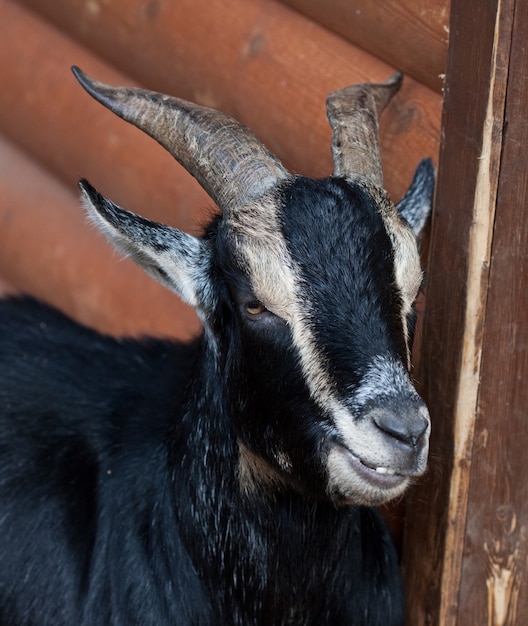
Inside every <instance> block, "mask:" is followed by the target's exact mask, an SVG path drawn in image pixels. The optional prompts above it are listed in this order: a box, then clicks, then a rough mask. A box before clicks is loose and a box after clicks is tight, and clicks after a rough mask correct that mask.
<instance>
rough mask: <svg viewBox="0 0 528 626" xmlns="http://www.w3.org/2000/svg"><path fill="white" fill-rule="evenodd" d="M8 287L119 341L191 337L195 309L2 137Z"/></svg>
mask: <svg viewBox="0 0 528 626" xmlns="http://www.w3.org/2000/svg"><path fill="white" fill-rule="evenodd" d="M0 164H1V167H0V223H1V224H2V228H1V229H0V283H3V282H4V281H5V283H6V284H8V285H9V286H10V287H11V288H12V290H13V289H14V290H15V291H16V292H20V293H26V294H32V295H33V296H36V297H38V298H40V299H42V300H45V301H47V302H49V303H51V304H53V305H55V306H57V307H58V308H60V309H62V310H63V311H65V312H66V313H68V314H69V315H71V316H73V317H75V318H77V319H78V320H79V321H81V322H83V323H85V324H88V325H89V326H92V327H95V328H98V329H99V330H101V331H102V332H107V333H112V334H116V335H136V336H137V335H143V336H144V335H158V336H170V337H177V338H189V337H190V336H191V335H193V334H196V333H197V332H198V330H199V324H198V320H197V318H196V316H195V314H194V311H192V310H191V309H190V308H189V307H187V306H185V305H183V304H182V303H181V301H180V300H179V299H178V298H177V297H176V296H175V295H173V294H171V293H170V292H169V291H167V290H166V289H164V288H163V287H162V286H161V285H159V284H158V283H156V282H154V281H153V280H152V279H150V278H149V277H148V276H147V275H146V274H145V273H144V272H143V271H142V270H140V269H139V267H137V266H136V265H135V264H134V263H133V262H132V261H130V260H126V259H125V260H124V259H122V258H121V257H119V256H118V255H116V254H115V253H114V251H113V249H112V247H111V246H110V244H108V243H107V242H106V241H105V240H104V238H103V237H102V236H101V235H100V233H99V232H97V231H96V230H95V229H94V228H91V227H90V225H89V224H88V223H87V221H86V220H85V217H84V212H83V210H82V209H81V206H80V202H79V198H78V196H77V194H74V193H73V192H72V191H71V190H69V189H68V188H66V187H65V186H64V185H62V184H61V183H60V182H59V181H58V180H56V179H54V178H53V177H51V176H50V175H49V173H48V172H47V171H46V170H45V169H44V168H42V167H41V166H39V165H38V164H36V163H35V162H33V161H32V160H31V159H29V158H28V157H27V155H25V154H24V153H23V152H21V151H20V150H19V149H18V148H16V147H15V146H14V145H12V144H11V143H9V142H7V141H6V140H5V139H3V138H2V137H1V136H0Z"/></svg>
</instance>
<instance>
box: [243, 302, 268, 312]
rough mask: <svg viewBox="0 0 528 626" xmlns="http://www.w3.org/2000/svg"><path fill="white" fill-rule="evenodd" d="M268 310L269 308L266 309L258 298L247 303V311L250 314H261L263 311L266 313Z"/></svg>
mask: <svg viewBox="0 0 528 626" xmlns="http://www.w3.org/2000/svg"><path fill="white" fill-rule="evenodd" d="M267 310H268V309H266V307H265V306H264V305H263V304H262V302H259V301H258V300H251V302H248V303H247V304H246V311H247V312H248V313H249V314H250V315H260V314H261V313H265V312H266V311H267Z"/></svg>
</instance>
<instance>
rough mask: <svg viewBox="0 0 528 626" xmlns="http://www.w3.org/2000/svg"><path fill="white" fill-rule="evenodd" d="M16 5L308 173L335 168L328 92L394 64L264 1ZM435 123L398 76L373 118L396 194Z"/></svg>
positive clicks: (428, 103) (379, 74) (431, 141)
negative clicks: (218, 115)
mask: <svg viewBox="0 0 528 626" xmlns="http://www.w3.org/2000/svg"><path fill="white" fill-rule="evenodd" d="M24 4H25V5H27V6H30V7H32V8H33V9H34V10H35V11H38V12H39V13H41V14H42V15H43V16H45V17H46V18H47V19H49V20H51V21H52V22H54V23H55V24H57V25H58V26H59V27H60V28H62V29H63V30H64V31H66V32H67V33H68V34H70V35H71V36H73V37H75V38H76V39H77V40H78V41H81V42H83V43H84V44H85V45H87V46H88V47H89V48H91V49H92V50H95V51H96V52H97V53H98V54H99V55H101V56H102V57H104V58H105V59H107V60H108V61H110V62H111V63H112V64H114V65H115V66H116V67H118V68H120V69H121V70H122V71H124V72H126V73H127V74H129V75H131V76H134V77H135V79H136V80H138V81H139V82H141V83H142V84H143V85H145V86H147V87H149V88H153V89H156V90H157V91H163V92H165V93H171V94H173V95H177V96H180V97H183V98H186V99H189V100H193V101H195V102H198V103H200V104H206V105H209V106H213V107H215V108H220V109H222V110H224V111H226V112H228V113H231V114H234V115H235V116H236V117H237V118H238V119H239V120H240V121H242V122H243V123H245V124H246V125H247V126H249V127H250V128H252V129H253V130H254V131H255V132H256V134H257V135H258V136H259V137H260V138H261V139H262V140H263V141H264V142H265V143H266V144H267V146H268V147H269V148H270V149H271V150H272V151H273V152H275V153H276V154H277V155H278V156H279V157H280V158H281V159H282V160H283V161H284V162H285V164H286V165H287V166H288V167H291V168H292V169H294V170H295V171H297V172H299V173H302V174H304V175H307V176H324V175H327V174H329V173H330V172H331V169H332V166H331V158H330V150H329V145H330V129H329V126H328V123H327V120H326V114H325V99H326V96H327V94H328V93H329V92H330V91H332V90H334V89H336V88H338V87H343V86H344V85H347V84H350V83H356V82H362V81H365V80H381V79H385V78H386V77H387V76H388V75H389V74H390V73H391V72H392V71H393V68H392V67H390V66H388V65H386V64H385V63H383V62H382V61H380V60H378V59H376V58H375V57H373V56H372V55H370V54H368V53H367V52H365V51H364V50H361V49H360V48H358V47H355V46H353V45H351V44H349V43H348V42H346V41H344V40H343V39H342V38H341V37H338V36H337V35H334V34H333V33H331V32H329V31H328V30H326V29H325V28H323V27H322V26H319V25H317V24H315V23H314V22H312V21H311V20H309V19H307V18H305V17H303V16H302V15H300V14H299V13H297V12H296V11H292V10H291V9H289V8H288V7H286V6H284V5H282V4H281V3H278V2H273V1H270V0H252V2H246V1H245V0H179V1H178V2H165V3H162V2H150V3H145V2H144V0H115V1H114V2H112V3H107V2H86V1H85V0H54V2H42V1H41V0H24ZM220 25H221V27H220ZM68 60H69V62H74V60H72V59H68ZM439 124H440V96H439V94H437V93H434V92H433V91H432V90H430V89H428V88H426V87H424V86H423V85H420V84H418V83H416V82H415V81H413V80H412V79H408V80H406V81H405V85H404V87H403V89H402V92H401V94H399V95H398V97H397V99H396V100H395V101H394V103H393V104H392V105H391V107H390V108H389V109H388V110H387V112H386V114H385V115H384V117H383V123H382V149H383V155H384V164H385V171H386V182H387V187H388V190H389V192H390V193H391V194H392V195H393V196H394V197H395V198H397V199H399V197H401V194H402V193H403V192H404V190H405V189H406V187H407V185H408V183H409V181H410V179H411V177H412V173H413V170H414V167H415V166H416V164H417V162H418V161H419V160H420V159H421V158H422V157H424V156H428V155H430V156H433V157H436V154H437V147H438V130H439ZM402 153H404V154H405V158H402Z"/></svg>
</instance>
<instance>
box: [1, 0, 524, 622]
mask: <svg viewBox="0 0 528 626" xmlns="http://www.w3.org/2000/svg"><path fill="white" fill-rule="evenodd" d="M448 32H450V44H449V49H448V45H447V35H448ZM527 35H528V11H527V3H526V2H522V1H521V0H490V1H489V2H486V3H482V2H480V0H452V2H451V3H450V2H449V0H399V2H396V1H395V0H387V2H377V1H376V0H346V1H345V0H329V1H328V2H324V3H323V2H317V1H316V0H284V1H283V2H278V1H272V0H222V1H220V0H179V1H178V2H172V1H171V0H112V1H109V0H19V1H18V2H16V1H15V0H0V78H1V84H2V85H3V88H2V89H1V90H0V292H6V291H8V290H9V291H22V292H28V293H32V294H34V295H36V296H38V297H40V298H42V299H44V300H47V301H49V302H51V303H53V304H55V305H57V306H59V307H60V308H62V309H63V310H65V311H66V312H68V313H70V314H71V315H73V316H74V317H76V318H77V319H79V320H81V321H83V322H85V323H88V324H90V325H92V326H95V327H97V328H99V329H101V330H104V331H108V332H111V333H114V334H144V333H153V334H157V335H167V336H173V337H188V336H190V335H192V334H195V333H196V332H198V328H199V327H198V323H197V321H196V318H195V316H194V314H193V313H192V311H190V310H189V309H188V308H186V307H184V305H182V304H181V302H180V301H179V300H178V299H177V298H176V297H175V296H172V295H171V294H169V293H167V292H166V291H165V290H163V289H162V288H161V287H158V286H157V285H156V284H155V283H154V282H153V281H151V280H150V279H149V278H148V277H146V276H144V275H143V274H142V273H141V271H139V270H138V269H137V268H136V267H135V266H134V265H133V264H132V263H131V262H128V261H123V260H121V259H119V258H118V257H117V256H116V255H115V254H114V253H113V252H112V251H111V249H110V248H109V246H108V245H107V244H106V242H105V241H103V239H102V238H101V237H100V236H99V235H98V234H97V233H96V232H95V231H94V230H93V229H92V228H91V227H89V226H87V225H86V223H85V222H84V218H83V215H82V211H81V210H80V207H79V200H78V194H77V191H76V182H77V180H78V179H79V178H80V177H87V178H88V179H89V180H90V181H91V182H92V183H93V184H94V185H96V186H97V187H98V188H100V189H101V191H102V192H103V193H105V194H106V195H108V196H109V197H111V198H112V199H113V200H114V201H116V202H118V203H120V204H122V205H124V206H125V207H127V208H129V209H131V210H134V211H136V212H138V213H141V214H143V215H145V216H147V217H151V218H153V219H157V220H160V221H164V222H165V223H169V224H172V225H175V226H178V227H180V228H183V229H185V230H188V231H192V232H198V231H199V230H200V227H201V225H202V224H203V222H204V220H206V219H207V216H208V215H210V214H211V213H212V212H213V211H214V210H215V207H214V206H213V204H212V202H211V200H210V199H209V198H208V197H207V196H206V195H205V193H204V192H203V191H202V190H201V188H199V186H198V185H197V184H196V182H195V181H194V180H193V179H192V178H191V177H190V176H188V175H187V174H186V173H185V172H184V171H183V170H182V169H181V168H180V167H179V166H178V165H177V164H176V163H175V162H174V161H173V160H172V159H171V158H170V157H169V156H168V155H167V154H165V153H164V152H163V150H162V149H161V148H160V147H159V146H157V145H156V144H155V143H154V142H152V141H151V140H150V139H149V138H147V137H145V136H143V135H142V134H141V133H140V132H139V131H137V130H136V129H134V128H132V127H130V126H128V125H127V124H125V123H124V122H122V121H121V120H118V119H117V118H115V117H114V116H113V115H112V114H111V113H109V112H108V111H106V110H104V109H103V108H102V107H101V106H100V105H98V104H96V103H95V102H93V101H92V100H91V99H90V98H89V97H88V96H87V95H86V94H85V93H84V91H83V90H82V89H81V88H80V87H79V86H78V85H77V83H76V81H75V80H74V78H73V76H72V75H71V73H70V70H69V67H70V66H71V65H73V64H76V65H79V66H80V67H82V68H83V69H84V70H86V71H87V72H88V73H89V74H91V75H93V76H94V77H97V78H100V79H102V80H105V81H108V82H111V83H114V84H128V85H131V84H138V85H142V86H145V87H148V88H151V89H155V90H158V91H163V92H166V93H171V94H173V95H176V96H179V97H183V98H187V99H190V100H194V101H196V102H198V103H200V104H205V105H209V106H214V107H218V108H220V109H223V110H224V111H227V112H228V113H231V114H233V115H235V116H236V117H237V118H238V119H239V120H241V121H242V122H243V123H245V124H247V125H248V126H250V127H251V128H252V129H253V130H254V131H255V132H256V134H257V135H258V136H259V137H260V138H261V139H262V140H263V141H264V142H265V143H266V144H267V145H268V147H269V148H270V149H271V150H272V151H274V152H275V153H276V154H277V155H278V156H279V157H280V158H281V159H282V160H283V161H284V162H285V164H286V165H287V166H288V167H289V168H291V169H293V170H294V171H297V172H299V173H302V174H306V175H309V176H324V175H327V174H328V173H329V172H330V171H331V158H330V150H329V145H330V130H329V127H328V124H327V121H326V117H325V110H324V101H325V97H326V94H327V93H328V92H329V91H331V90H333V89H335V88H338V87H341V86H344V85H346V84H351V83H356V82H361V81H364V80H383V79H384V78H385V77H387V76H388V75H389V74H390V73H391V72H392V71H393V69H394V68H401V69H403V70H405V72H406V73H407V78H406V81H405V84H404V87H403V89H402V91H401V93H400V94H399V95H398V96H397V97H396V99H395V100H394V102H393V103H391V105H390V106H389V108H388V110H387V111H386V113H385V115H384V117H383V120H382V125H381V133H382V152H383V160H384V167H385V174H386V184H387V187H388V190H389V192H390V193H391V195H392V196H393V198H394V199H399V197H400V196H401V194H402V193H403V191H404V190H405V188H406V186H407V185H408V183H409V181H410V179H411V176H412V172H413V169H414V167H415V165H416V164H417V162H418V161H419V160H420V159H421V158H422V157H424V156H432V157H433V158H434V160H435V162H437V154H438V151H439V150H440V160H439V172H438V189H437V203H436V208H435V214H434V219H433V227H432V233H431V237H430V253H429V271H428V284H427V301H426V315H425V320H424V324H423V341H422V349H421V351H420V352H419V353H418V356H419V357H420V358H419V363H417V368H416V375H417V379H418V383H419V385H420V389H421V391H422V393H423V394H424V396H425V398H426V400H427V401H428V404H429V406H430V409H431V413H432V417H433V437H432V463H431V465H432V469H431V471H430V472H429V474H428V476H427V477H426V478H425V479H424V480H423V481H422V483H421V484H420V485H418V486H417V487H416V489H415V490H414V492H413V493H412V494H411V496H410V498H409V500H408V507H407V518H406V533H405V537H404V542H403V554H402V558H403V566H404V573H405V580H406V589H407V597H408V606H409V612H408V613H409V614H408V624H409V625H410V626H421V625H422V624H423V625H425V624H436V625H438V626H451V625H455V624H457V625H459V626H466V625H468V624H471V625H473V624H487V625H488V626H503V625H508V626H513V625H514V624H518V625H520V624H524V623H528V589H527V584H526V576H525V571H526V564H527V560H528V544H527V541H528V531H527V528H528V526H527V520H528V510H527V507H526V504H525V503H526V502H528V497H527V496H528V494H527V493H526V490H527V487H526V486H525V482H526V481H524V480H523V476H524V471H523V469H524V463H523V461H524V458H523V456H524V450H525V449H527V448H528V429H526V428H525V426H524V422H523V420H524V419H525V416H526V415H527V414H528V387H527V386H526V385H524V384H523V382H522V381H523V380H524V379H525V377H526V376H527V375H528V359H527V356H526V355H527V350H528V335H527V332H528V330H527V329H528V316H527V311H528V301H527V296H526V294H527V293H528V289H527V284H526V281H527V274H528V271H527V269H526V268H527V267H528V264H527V262H528V259H527V252H526V251H527V250H528V245H527V244H528V231H527V229H526V219H525V217H524V199H525V198H526V193H527V190H528V181H527V175H528V174H527V172H528V167H527V163H526V157H525V155H524V147H525V146H526V144H527V142H528V137H527V136H526V125H525V123H524V119H525V118H526V105H525V104H524V103H525V102H527V101H528V84H527V79H526V76H528V56H527V55H528V52H527V49H526V46H525V44H524V42H525V41H526V37H527ZM446 59H447V65H446ZM444 75H446V78H445V95H446V97H445V105H444V111H443V115H441V106H442V89H443V86H444Z"/></svg>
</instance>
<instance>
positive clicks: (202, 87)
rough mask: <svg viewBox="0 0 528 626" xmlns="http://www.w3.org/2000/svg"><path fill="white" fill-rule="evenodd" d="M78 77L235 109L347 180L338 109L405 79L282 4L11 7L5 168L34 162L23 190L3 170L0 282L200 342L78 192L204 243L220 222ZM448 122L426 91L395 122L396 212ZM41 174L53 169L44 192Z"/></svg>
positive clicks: (131, 328)
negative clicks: (387, 81)
mask: <svg viewBox="0 0 528 626" xmlns="http://www.w3.org/2000/svg"><path fill="white" fill-rule="evenodd" d="M371 4H372V7H373V10H374V8H375V6H376V3H375V2H372V3H371ZM401 21H402V20H401V19H400V22H401ZM441 28H442V27H441V26H438V30H441ZM395 31H396V29H395ZM439 62H441V60H439ZM73 64H76V65H79V66H80V67H82V68H83V69H84V70H85V71H87V72H88V73H90V74H92V75H93V76H96V77H98V78H100V79H102V80H105V81H108V82H111V83H114V84H141V85H143V86H146V87H148V88H151V89H155V90H158V91H163V92H165V93H171V94H173V95H176V96H179V97H183V98H187V99H190V100H193V101H196V102H198V103H200V104H205V105H210V106H215V107H218V108H221V109H223V110H225V111H227V112H228V113H231V114H233V115H235V116H236V117H237V118H238V119H240V120H241V121H242V122H244V123H245V124H247V125H248V126H250V127H251V128H252V129H253V130H254V131H255V132H256V133H257V135H258V136H259V137H260V138H261V139H262V140H263V141H264V142H265V143H266V144H267V145H268V147H269V148H270V149H271V150H272V151H274V152H275V153H277V154H278V156H279V157H280V158H281V159H283V160H284V162H285V164H286V165H287V166H288V167H290V168H292V169H293V170H295V171H297V172H300V173H303V174H306V175H310V176H324V175H327V174H328V173H330V172H331V158H330V149H329V145H330V129H329V126H328V123H327V121H326V116H325V108H324V102H325V98H326V94H327V93H328V92H330V91H332V90H333V89H335V88H337V87H340V86H343V85H346V84H350V83H355V82H360V81H363V80H372V79H375V80H380V79H384V78H385V77H387V76H388V75H389V74H390V73H391V72H392V71H393V67H391V66H390V65H388V64H387V63H385V62H383V61H381V60H379V59H378V58H376V57H374V56H373V55H372V54H369V53H367V52H366V51H365V50H363V49H361V48H360V47H358V46H356V45H354V44H353V43H350V42H349V41H346V40H344V39H343V38H341V37H339V36H338V35H336V34H335V33H333V32H332V31H330V30H328V29H327V28H324V27H323V26H321V25H319V24H318V23H316V22H314V21H312V20H310V19H308V18H307V17H305V16H304V15H302V14H301V13H299V12H297V11H295V10H292V9H291V8H290V7H288V6H286V5H285V4H282V3H280V2H271V1H266V0H251V1H249V2H248V1H247V0H227V1H225V0H222V1H221V0H181V1H179V2H170V1H169V0H165V1H163V0H151V1H150V2H145V1H144V0H128V1H125V0H121V1H119V0H118V1H115V2H112V3H109V2H105V1H103V0H89V1H88V0H53V1H51V0H25V1H20V2H15V1H14V0H2V1H1V2H0V77H1V78H2V84H3V85H9V89H2V90H0V131H1V132H2V134H3V135H4V137H5V139H6V140H7V143H5V142H3V143H2V144H1V154H2V155H4V156H3V157H2V159H3V161H5V162H9V161H13V163H14V162H15V161H16V163H18V166H17V167H18V170H17V171H18V172H19V180H20V181H21V182H19V184H17V182H16V180H15V177H14V176H13V174H12V172H11V171H10V170H9V171H8V169H7V168H2V169H1V171H0V185H1V189H2V196H1V201H0V220H2V222H3V223H6V222H9V228H5V227H4V228H2V229H0V280H2V281H3V282H5V283H8V284H10V285H11V287H12V288H13V289H18V290H23V291H29V292H31V293H34V294H36V295H38V296H39V297H41V298H43V299H46V300H48V301H51V302H53V303H54V304H56V305H58V306H60V307H61V308H63V309H65V310H66V311H67V312H68V313H70V314H73V315H75V316H76V317H77V318H79V319H81V320H82V321H84V322H86V323H89V324H91V325H94V326H96V327H98V328H101V329H103V330H107V331H110V332H117V333H133V334H138V333H146V332H149V333H156V334H163V335H170V336H188V334H192V333H195V332H196V331H197V328H198V326H197V323H196V320H195V318H194V317H193V316H192V314H191V313H190V312H189V311H188V310H187V309H184V308H183V306H182V305H181V304H180V303H179V301H178V300H177V299H176V298H175V297H173V296H171V295H170V294H165V293H163V295H162V290H161V289H159V288H158V287H157V286H156V287H155V286H152V285H151V284H150V283H151V281H149V280H148V279H145V278H144V277H143V276H141V275H140V274H141V273H140V272H138V271H137V270H136V269H135V268H133V267H132V266H131V264H130V263H128V262H127V261H121V260H119V259H117V257H115V256H114V255H113V253H111V252H110V250H109V249H107V247H106V244H105V243H102V242H101V241H100V238H99V236H98V235H97V234H96V233H94V232H93V230H92V229H90V228H89V227H88V228H87V227H86V225H85V224H84V222H83V216H82V214H81V212H80V211H79V203H78V200H77V192H76V189H75V185H76V181H77V180H78V179H79V178H80V177H86V178H88V179H89V180H90V181H91V182H92V183H93V184H94V185H96V186H97V187H98V188H100V189H101V191H102V192H103V193H105V194H107V195H108V196H110V197H111V198H112V199H113V200H114V201H116V202H118V203H121V204H122V205H123V206H125V207H127V208H129V209H131V210H134V211H137V212H138V213H141V214H143V215H146V216H148V217H151V218H154V219H158V220H160V221H165V222H167V223H170V224H173V225H176V226H179V227H181V228H184V229H188V230H189V229H191V230H192V229H194V230H197V229H198V228H199V226H200V225H201V224H202V223H203V221H204V219H206V216H207V215H209V214H210V213H211V211H212V210H213V209H214V207H213V206H212V202H211V201H210V200H209V198H208V197H206V196H205V194H204V193H203V192H202V190H201V189H200V188H199V187H198V186H197V185H196V183H195V182H194V180H193V179H191V177H190V176H188V175H187V174H186V173H185V172H183V171H182V170H181V168H180V167H179V166H178V165H177V164H176V163H175V162H174V161H173V160H172V159H171V158H170V157H169V156H168V155H166V154H164V152H163V151H162V150H161V149H160V148H159V146H157V145H155V144H154V142H152V140H150V139H148V138H147V137H143V136H142V135H141V133H140V132H139V131H137V130H135V129H133V128H131V127H129V126H128V125H127V124H125V123H123V122H122V121H120V120H118V119H116V118H115V117H114V116H113V115H112V114H111V113H109V112H108V111H105V110H104V109H103V108H102V107H101V106H100V105H98V104H97V103H95V102H93V101H91V99H90V98H89V97H88V96H87V95H86V94H85V93H84V92H83V90H82V89H81V88H80V87H79V86H78V85H77V83H76V81H75V80H74V78H73V76H72V75H71V72H70V69H69V68H70V66H71V65H73ZM440 108H441V96H440V93H439V92H438V91H434V90H432V89H431V88H429V87H428V86H426V85H424V84H421V83H420V82H418V81H417V80H415V79H413V77H412V76H410V77H408V78H407V80H406V82H405V86H404V88H403V89H402V93H401V95H399V96H398V99H397V100H396V101H395V102H394V104H393V105H392V106H391V107H390V110H388V111H387V113H386V115H385V116H384V120H383V126H382V134H383V153H384V160H385V170H386V178H387V186H388V188H389V190H390V192H391V193H392V194H393V195H394V197H395V198H399V196H400V195H401V194H402V193H403V191H404V190H405V188H406V186H407V185H408V183H409V181H410V179H411V176H412V171H413V168H414V167H415V165H416V163H417V162H418V161H419V159H420V158H422V157H423V156H427V155H431V156H433V157H434V158H436V155H437V152H438V136H439V125H440ZM20 150H22V152H20ZM13 151H15V153H14V155H13V156H11V154H12V152H13ZM403 155H404V156H403ZM31 160H34V161H37V162H38V163H40V166H41V167H44V168H45V171H42V170H41V172H40V174H41V176H40V177H36V176H35V174H34V172H35V167H36V166H35V164H34V163H31ZM13 167H14V166H13ZM26 168H27V171H26ZM45 172H46V173H47V174H46V173H45ZM50 175H51V176H52V177H53V178H54V179H53V178H50ZM37 180H38V181H39V182H38V194H37V195H38V198H39V202H38V205H37V206H38V208H35V206H36V205H35V193H37V192H36V190H35V189H32V187H33V188H34V187H37V183H36V182H35V181H37ZM30 181H31V182H30ZM51 181H53V182H51ZM50 186H51V188H50ZM57 186H62V189H61V202H60V203H59V202H57V200H56V198H55V196H56V194H57V193H58V191H57ZM30 207H32V208H30ZM59 207H60V208H59ZM30 211H32V213H31V215H30ZM64 214H66V215H68V219H66V218H64ZM33 221H34V223H35V225H36V226H37V228H36V229H34V230H33V232H34V233H35V234H34V236H33V237H32V238H29V233H28V232H27V231H28V230H29V229H28V226H29V225H30V224H31V223H32V222H33ZM37 232H38V235H37ZM71 242H75V244H72V243H71ZM92 246H93V248H92ZM66 249H68V252H67V253H66V252H63V251H64V250H66ZM90 249H93V251H94V252H93V254H91V255H88V256H87V252H88V251H89V250H90ZM96 251H97V252H96ZM103 251H104V252H103ZM57 255H58V256H57ZM61 255H62V256H61ZM36 267H38V272H36V271H35V268H36ZM121 274H122V275H121ZM118 276H119V278H118ZM117 285H119V286H117ZM147 285H148V286H147Z"/></svg>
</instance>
